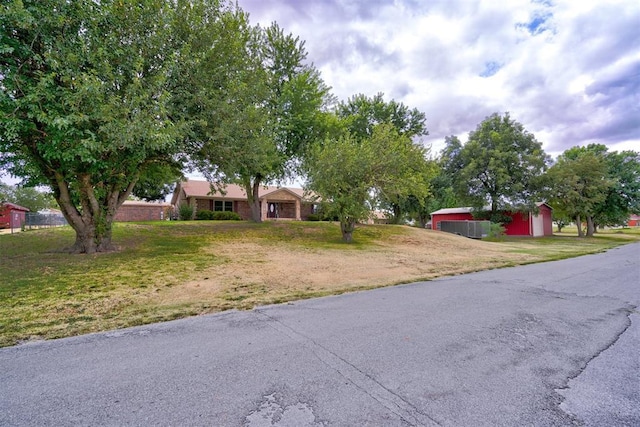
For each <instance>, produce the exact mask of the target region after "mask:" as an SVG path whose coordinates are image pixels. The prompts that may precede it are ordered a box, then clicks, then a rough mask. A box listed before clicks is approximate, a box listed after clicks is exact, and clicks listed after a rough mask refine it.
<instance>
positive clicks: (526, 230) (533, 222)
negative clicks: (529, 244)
mask: <svg viewBox="0 0 640 427" xmlns="http://www.w3.org/2000/svg"><path fill="white" fill-rule="evenodd" d="M537 206H538V209H539V212H538V213H537V214H534V213H533V212H529V213H526V212H524V213H523V212H510V213H508V215H509V216H510V217H511V222H510V223H509V224H506V225H505V234H506V235H507V236H533V237H539V236H552V235H553V222H552V220H551V211H552V210H553V209H552V208H551V206H549V205H548V204H546V203H538V204H537ZM472 210H473V209H472V208H470V207H463V208H446V209H440V210H438V211H435V212H432V213H431V228H432V229H433V230H440V225H439V222H440V221H471V220H473V219H474V218H473V214H472Z"/></svg>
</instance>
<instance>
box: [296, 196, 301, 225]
mask: <svg viewBox="0 0 640 427" xmlns="http://www.w3.org/2000/svg"><path fill="white" fill-rule="evenodd" d="M296 220H298V221H300V200H298V199H296Z"/></svg>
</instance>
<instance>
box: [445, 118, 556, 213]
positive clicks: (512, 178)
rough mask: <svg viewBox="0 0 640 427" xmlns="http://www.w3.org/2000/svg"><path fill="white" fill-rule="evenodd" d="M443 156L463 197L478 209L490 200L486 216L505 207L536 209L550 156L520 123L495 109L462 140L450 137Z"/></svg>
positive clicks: (447, 168)
mask: <svg viewBox="0 0 640 427" xmlns="http://www.w3.org/2000/svg"><path fill="white" fill-rule="evenodd" d="M442 161H443V165H444V168H445V170H446V171H447V173H448V174H449V176H450V177H451V179H452V182H453V185H454V188H455V190H456V193H457V195H458V197H459V198H460V199H461V200H462V201H463V202H465V203H468V204H469V205H471V206H473V207H474V208H475V209H477V210H482V209H483V208H484V207H485V206H487V205H489V210H490V212H491V215H494V216H499V211H501V210H505V209H509V210H513V209H517V210H526V211H529V210H531V209H535V203H536V202H537V201H538V198H539V197H540V191H541V190H542V182H541V179H540V177H541V176H542V175H543V173H544V172H545V170H546V168H547V165H548V163H549V157H548V156H547V155H546V154H545V152H544V150H543V149H542V144H541V143H540V142H539V141H537V140H536V138H535V137H534V135H533V134H531V133H530V132H528V131H526V130H525V128H524V126H523V125H522V124H520V123H518V122H517V121H515V120H513V119H511V117H510V116H509V114H508V113H506V114H504V115H499V114H497V113H494V114H493V115H491V116H489V117H487V118H486V119H485V120H484V121H482V122H481V123H480V124H479V125H478V127H477V128H476V130H474V131H472V132H470V133H469V140H468V141H467V143H466V144H464V145H462V144H461V143H460V141H459V140H458V139H457V138H451V139H449V140H448V142H447V147H446V148H445V150H444V152H443V159H442ZM498 222H500V221H498Z"/></svg>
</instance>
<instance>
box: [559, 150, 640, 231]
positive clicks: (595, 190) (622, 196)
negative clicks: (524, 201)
mask: <svg viewBox="0 0 640 427" xmlns="http://www.w3.org/2000/svg"><path fill="white" fill-rule="evenodd" d="M547 179H548V180H549V187H550V189H551V191H550V195H551V201H552V203H553V205H554V208H556V209H557V210H559V211H560V212H564V213H566V214H567V215H568V216H570V217H571V218H573V219H574V220H575V222H576V224H577V225H578V234H579V235H580V236H582V235H583V230H582V226H581V225H582V221H583V220H584V221H585V222H586V224H587V230H586V235H587V236H592V235H593V234H594V233H595V231H596V228H597V225H602V226H605V225H620V224H623V223H625V222H626V220H627V219H628V217H629V214H631V213H636V212H640V154H639V153H637V152H634V151H622V152H616V151H614V152H609V151H608V148H607V147H606V146H605V145H602V144H589V145H587V146H584V147H572V148H570V149H568V150H566V151H565V152H564V153H562V155H560V156H559V157H558V159H557V161H556V163H555V164H554V165H553V166H552V167H551V168H550V169H549V172H548V175H547Z"/></svg>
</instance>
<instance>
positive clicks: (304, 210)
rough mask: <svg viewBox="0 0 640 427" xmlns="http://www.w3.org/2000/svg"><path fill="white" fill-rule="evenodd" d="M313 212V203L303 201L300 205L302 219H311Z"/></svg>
mask: <svg viewBox="0 0 640 427" xmlns="http://www.w3.org/2000/svg"><path fill="white" fill-rule="evenodd" d="M312 213H313V205H312V204H310V203H303V204H302V205H301V206H300V219H301V220H302V221H306V220H308V219H309V215H311V214H312Z"/></svg>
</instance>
